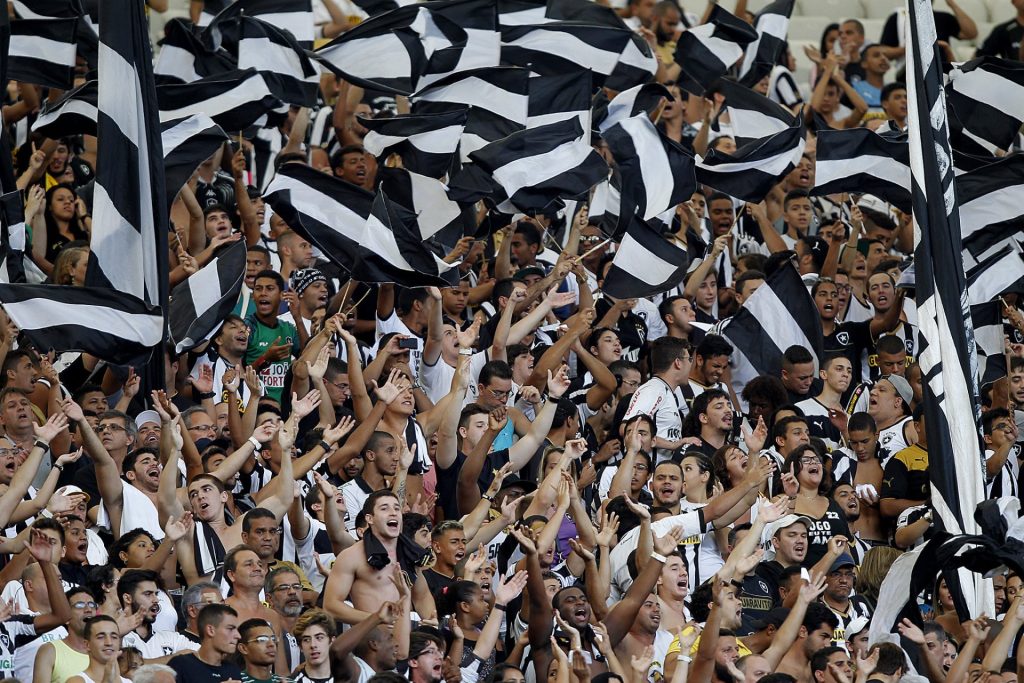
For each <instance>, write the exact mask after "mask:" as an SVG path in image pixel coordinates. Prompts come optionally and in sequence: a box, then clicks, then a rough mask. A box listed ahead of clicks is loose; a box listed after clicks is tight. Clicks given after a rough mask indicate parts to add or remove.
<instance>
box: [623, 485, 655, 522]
mask: <svg viewBox="0 0 1024 683" xmlns="http://www.w3.org/2000/svg"><path fill="white" fill-rule="evenodd" d="M620 495H621V496H622V498H623V499H624V501H625V503H626V507H628V508H629V510H630V512H632V513H633V514H634V515H636V516H637V517H639V518H640V521H641V522H642V521H644V520H648V521H650V519H651V509H650V508H649V507H647V506H646V505H644V504H642V503H637V502H635V501H634V500H633V499H632V498H630V497H629V492H628V491H626V490H625V489H623V490H622V492H621V494H620Z"/></svg>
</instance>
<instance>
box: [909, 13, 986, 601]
mask: <svg viewBox="0 0 1024 683" xmlns="http://www.w3.org/2000/svg"><path fill="white" fill-rule="evenodd" d="M907 27H908V35H907V41H906V45H907V105H908V116H907V122H908V133H909V138H910V171H911V199H912V203H913V208H914V211H913V215H914V223H915V230H914V241H915V250H914V265H915V270H916V291H917V294H916V298H917V311H918V317H919V326H920V327H919V329H920V337H919V339H920V341H919V344H920V347H919V351H918V358H919V360H920V363H921V372H922V379H923V382H922V384H923V385H924V414H925V428H926V431H927V435H928V471H929V474H930V478H931V503H932V507H933V508H934V509H935V512H936V515H937V517H938V519H939V520H941V523H942V526H943V527H944V528H945V529H946V531H948V532H950V533H953V534H963V533H967V534H975V533H977V532H978V526H977V524H976V522H975V521H974V510H975V508H976V507H977V505H978V503H980V502H981V501H982V500H984V499H985V486H984V484H985V463H984V461H983V459H982V451H981V437H980V434H981V430H980V417H981V408H980V403H979V400H978V383H977V374H978V373H977V368H978V361H977V357H976V354H975V340H974V328H973V327H972V326H971V322H970V320H971V318H970V309H969V308H968V300H967V281H966V278H965V277H964V274H963V273H964V267H963V257H962V254H961V245H960V215H959V211H958V207H957V199H956V187H955V183H954V172H953V158H952V152H951V150H950V144H949V128H948V125H947V122H946V102H945V97H944V93H943V90H942V62H941V59H940V57H939V52H938V48H937V47H936V45H935V43H936V37H935V19H934V16H933V15H932V4H931V1H930V0H907ZM959 578H960V582H959V583H960V586H959V590H956V586H951V592H952V593H953V596H954V602H955V603H956V606H957V612H958V613H959V614H960V617H961V619H964V618H967V614H968V611H970V613H972V614H974V615H975V616H977V615H978V613H979V612H981V611H982V610H984V609H985V607H986V605H988V606H989V609H991V603H992V593H991V590H992V589H991V584H989V585H988V586H987V591H986V590H985V588H986V587H985V586H984V584H983V582H982V580H981V577H980V576H978V575H974V574H970V573H968V572H963V571H961V572H960V573H959ZM986 592H987V594H988V596H987V599H986V597H985V595H984V593H986Z"/></svg>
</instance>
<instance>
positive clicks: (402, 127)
mask: <svg viewBox="0 0 1024 683" xmlns="http://www.w3.org/2000/svg"><path fill="white" fill-rule="evenodd" d="M468 118H469V108H463V109H456V110H454V111H450V112H441V113H438V114H402V115H400V116H393V117H390V118H381V119H371V118H363V117H359V122H360V123H361V124H362V125H363V126H364V127H365V128H366V129H367V130H368V131H369V132H368V133H367V134H366V136H365V137H364V138H363V146H364V147H365V148H366V151H367V152H369V153H370V154H372V155H374V156H375V157H378V158H380V159H386V158H387V157H388V156H389V155H391V154H398V155H399V156H400V157H402V166H403V168H407V169H409V170H410V171H412V172H413V173H419V174H421V175H425V176H429V177H431V178H440V177H441V176H443V175H444V174H445V173H448V171H449V170H450V169H451V165H452V160H453V159H454V157H455V153H456V152H457V151H458V149H459V140H460V139H461V138H462V132H463V131H464V130H465V128H466V121H467V120H468Z"/></svg>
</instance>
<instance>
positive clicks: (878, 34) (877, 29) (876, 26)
mask: <svg viewBox="0 0 1024 683" xmlns="http://www.w3.org/2000/svg"><path fill="white" fill-rule="evenodd" d="M885 19H886V17H882V18H881V19H861V20H860V21H861V23H862V24H864V40H865V41H867V42H869V43H877V42H878V41H879V40H881V39H882V27H884V26H885Z"/></svg>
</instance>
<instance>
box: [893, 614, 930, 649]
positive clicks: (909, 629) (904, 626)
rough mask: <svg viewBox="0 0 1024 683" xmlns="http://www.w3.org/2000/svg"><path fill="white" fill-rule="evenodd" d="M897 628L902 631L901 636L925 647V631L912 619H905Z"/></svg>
mask: <svg viewBox="0 0 1024 683" xmlns="http://www.w3.org/2000/svg"><path fill="white" fill-rule="evenodd" d="M896 627H897V628H898V629H899V631H900V635H901V636H903V637H904V638H906V639H907V640H909V641H910V642H912V643H916V644H917V645H924V631H922V630H921V627H920V626H918V625H917V624H915V623H914V622H912V621H911V620H910V619H904V620H902V621H901V622H900V623H899V624H897V625H896Z"/></svg>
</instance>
